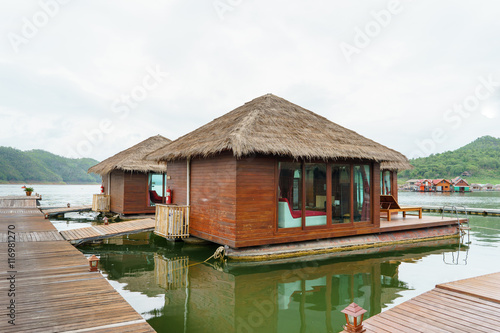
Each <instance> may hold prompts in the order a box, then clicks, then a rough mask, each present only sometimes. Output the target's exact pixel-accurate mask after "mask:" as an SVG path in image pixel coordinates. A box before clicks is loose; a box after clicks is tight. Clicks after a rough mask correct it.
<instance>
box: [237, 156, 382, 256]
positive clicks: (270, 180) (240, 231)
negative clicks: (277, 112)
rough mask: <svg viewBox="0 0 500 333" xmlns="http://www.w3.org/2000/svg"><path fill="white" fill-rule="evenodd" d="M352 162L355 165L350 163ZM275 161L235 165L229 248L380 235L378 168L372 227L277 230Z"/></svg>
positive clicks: (254, 159) (375, 169)
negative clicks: (233, 218) (233, 237)
mask: <svg viewBox="0 0 500 333" xmlns="http://www.w3.org/2000/svg"><path fill="white" fill-rule="evenodd" d="M352 162H354V161H352ZM276 168H277V159H276V158H274V157H266V156H257V157H250V158H244V159H240V160H238V161H237V187H236V193H237V199H236V200H237V208H236V209H237V226H236V228H237V233H236V241H235V243H234V246H233V245H230V244H228V245H230V246H232V247H247V246H256V245H265V244H278V243H287V242H298V241H305V240H313V239H322V238H332V237H342V236H350V235H360V234H367V233H373V232H378V231H379V226H380V210H379V209H378V208H379V207H380V197H379V194H380V167H379V164H378V163H374V164H372V174H371V178H372V184H373V186H372V189H371V194H372V195H371V200H372V218H373V221H372V222H371V223H363V222H356V223H355V225H354V227H353V226H352V225H333V226H329V227H324V228H323V227H311V228H308V229H305V230H301V229H278V227H277V216H276V214H277V213H276V210H277V206H276V205H277V204H276V201H277V192H276V191H277V185H276V184H277V174H276Z"/></svg>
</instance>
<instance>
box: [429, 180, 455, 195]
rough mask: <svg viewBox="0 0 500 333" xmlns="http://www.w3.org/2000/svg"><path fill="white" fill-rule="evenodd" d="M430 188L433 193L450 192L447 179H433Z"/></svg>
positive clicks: (449, 183) (449, 184)
mask: <svg viewBox="0 0 500 333" xmlns="http://www.w3.org/2000/svg"><path fill="white" fill-rule="evenodd" d="M432 188H433V189H434V191H435V192H450V191H451V182H450V181H449V180H448V179H433V180H432Z"/></svg>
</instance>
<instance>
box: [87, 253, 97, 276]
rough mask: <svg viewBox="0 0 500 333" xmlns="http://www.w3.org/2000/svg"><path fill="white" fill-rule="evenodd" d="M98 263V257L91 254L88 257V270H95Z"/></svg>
mask: <svg viewBox="0 0 500 333" xmlns="http://www.w3.org/2000/svg"><path fill="white" fill-rule="evenodd" d="M98 265H99V258H97V257H96V256H95V254H93V255H92V257H90V258H89V272H97V266H98Z"/></svg>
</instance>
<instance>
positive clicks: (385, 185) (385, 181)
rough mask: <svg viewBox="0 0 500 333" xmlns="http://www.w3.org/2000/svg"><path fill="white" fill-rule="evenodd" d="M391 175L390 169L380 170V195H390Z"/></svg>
mask: <svg viewBox="0 0 500 333" xmlns="http://www.w3.org/2000/svg"><path fill="white" fill-rule="evenodd" d="M391 176H392V171H389V170H384V171H382V172H381V175H380V190H381V191H380V194H382V195H391V194H392V190H391V186H392V184H391V178H392V177H391Z"/></svg>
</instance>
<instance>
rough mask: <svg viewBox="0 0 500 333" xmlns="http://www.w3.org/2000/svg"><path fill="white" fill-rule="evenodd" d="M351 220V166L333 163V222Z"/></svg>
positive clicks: (347, 221)
mask: <svg viewBox="0 0 500 333" xmlns="http://www.w3.org/2000/svg"><path fill="white" fill-rule="evenodd" d="M350 222H351V168H350V166H349V165H337V164H333V165H332V223H350Z"/></svg>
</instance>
